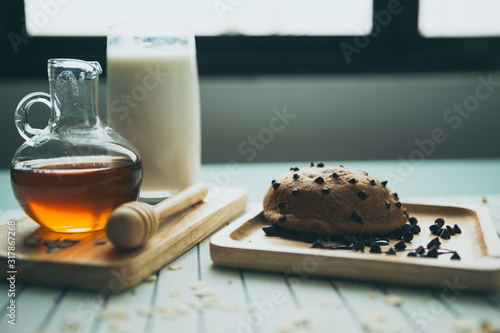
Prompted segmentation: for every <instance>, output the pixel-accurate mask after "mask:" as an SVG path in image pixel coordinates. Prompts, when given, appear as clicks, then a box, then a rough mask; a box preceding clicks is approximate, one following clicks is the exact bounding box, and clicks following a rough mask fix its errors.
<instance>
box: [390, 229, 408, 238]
mask: <svg viewBox="0 0 500 333" xmlns="http://www.w3.org/2000/svg"><path fill="white" fill-rule="evenodd" d="M404 233H405V232H404V231H403V229H401V228H397V229H394V230H393V231H392V236H393V237H394V239H401V238H402V237H403V235H404Z"/></svg>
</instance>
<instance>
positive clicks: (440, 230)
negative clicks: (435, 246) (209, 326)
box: [434, 228, 444, 236]
mask: <svg viewBox="0 0 500 333" xmlns="http://www.w3.org/2000/svg"><path fill="white" fill-rule="evenodd" d="M443 231H444V229H443V228H439V229H438V230H437V231H436V233H435V234H434V235H436V236H441V234H442V233H443Z"/></svg>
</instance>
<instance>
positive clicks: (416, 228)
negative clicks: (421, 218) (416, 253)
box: [410, 224, 422, 235]
mask: <svg viewBox="0 0 500 333" xmlns="http://www.w3.org/2000/svg"><path fill="white" fill-rule="evenodd" d="M410 231H411V233H412V234H414V235H418V234H419V233H420V231H422V229H420V227H419V226H418V225H416V224H414V225H412V226H411V229H410Z"/></svg>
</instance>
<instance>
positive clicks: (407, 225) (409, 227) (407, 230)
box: [401, 223, 411, 233]
mask: <svg viewBox="0 0 500 333" xmlns="http://www.w3.org/2000/svg"><path fill="white" fill-rule="evenodd" d="M401 229H403V232H405V233H406V232H409V231H410V230H411V224H408V223H406V224H405V225H403V226H402V227H401Z"/></svg>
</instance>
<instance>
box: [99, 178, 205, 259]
mask: <svg viewBox="0 0 500 333" xmlns="http://www.w3.org/2000/svg"><path fill="white" fill-rule="evenodd" d="M207 194H208V188H207V185H206V184H204V183H201V182H200V183H196V184H194V185H191V186H189V187H187V188H185V189H184V190H182V191H180V192H178V193H176V194H175V195H173V196H171V197H170V198H167V199H165V200H163V201H161V202H159V203H158V204H156V205H155V206H150V205H148V204H147V203H145V202H127V203H125V204H123V205H121V206H119V207H118V208H116V209H115V210H114V211H113V212H111V215H110V216H109V218H108V223H107V224H106V235H107V236H108V239H109V240H110V241H111V243H113V244H114V245H115V246H116V247H117V248H119V249H123V250H131V249H135V248H137V247H139V246H141V245H143V244H145V243H146V242H147V240H148V239H149V238H150V237H151V236H152V235H153V234H154V233H155V232H156V230H157V229H158V223H159V222H160V221H161V220H163V219H164V218H166V217H168V216H171V215H173V214H175V213H177V212H180V211H181V210H183V209H184V208H187V207H189V206H192V205H194V204H195V203H197V202H199V201H201V200H203V198H205V197H206V196H207Z"/></svg>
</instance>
